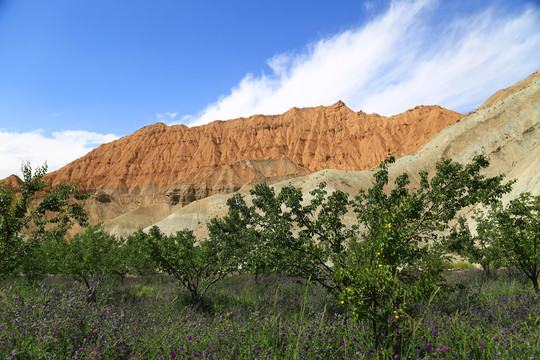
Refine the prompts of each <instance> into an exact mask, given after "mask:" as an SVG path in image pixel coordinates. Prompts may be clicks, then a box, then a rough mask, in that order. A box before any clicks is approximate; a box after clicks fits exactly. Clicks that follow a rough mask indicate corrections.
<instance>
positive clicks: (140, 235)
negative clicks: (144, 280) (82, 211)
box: [120, 230, 158, 276]
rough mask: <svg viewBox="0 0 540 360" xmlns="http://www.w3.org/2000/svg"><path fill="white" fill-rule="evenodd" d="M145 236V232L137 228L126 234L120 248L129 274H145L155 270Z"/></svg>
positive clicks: (152, 272)
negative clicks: (128, 234)
mask: <svg viewBox="0 0 540 360" xmlns="http://www.w3.org/2000/svg"><path fill="white" fill-rule="evenodd" d="M147 237H148V234H147V233H145V232H144V231H142V230H139V231H137V232H136V233H134V234H131V235H130V236H128V237H127V239H126V241H125V243H124V245H123V246H122V247H121V248H120V251H121V253H122V258H123V260H124V263H125V265H126V268H127V272H128V273H129V274H131V275H139V276H147V275H152V274H155V273H156V271H157V268H158V265H157V263H156V262H155V261H154V259H153V258H152V256H151V254H150V253H149V252H148V251H147V247H146V245H145V243H146V238H147Z"/></svg>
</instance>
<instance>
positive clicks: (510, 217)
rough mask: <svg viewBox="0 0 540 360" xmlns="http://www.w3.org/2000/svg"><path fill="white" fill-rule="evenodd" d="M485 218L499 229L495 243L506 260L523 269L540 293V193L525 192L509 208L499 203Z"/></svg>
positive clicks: (493, 239)
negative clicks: (538, 194)
mask: <svg viewBox="0 0 540 360" xmlns="http://www.w3.org/2000/svg"><path fill="white" fill-rule="evenodd" d="M484 221H485V222H486V223H488V224H490V227H492V228H494V229H495V230H494V231H496V232H497V234H498V236H497V237H494V238H492V241H493V245H494V246H496V247H497V248H498V249H500V251H501V252H502V253H503V254H504V255H505V256H504V258H505V259H506V261H507V263H508V264H509V265H512V266H515V267H517V268H518V269H519V270H520V271H521V272H523V273H524V274H525V276H527V278H528V279H529V280H530V281H531V283H532V285H533V288H534V290H535V291H536V292H540V289H539V288H538V276H540V196H532V195H531V194H530V193H523V194H521V195H520V196H519V197H518V198H516V199H514V200H512V201H510V203H509V204H508V205H507V206H506V207H504V206H503V205H502V204H501V203H500V202H499V203H496V204H495V205H494V206H493V207H492V209H491V211H490V213H489V214H488V217H487V219H485V220H484Z"/></svg>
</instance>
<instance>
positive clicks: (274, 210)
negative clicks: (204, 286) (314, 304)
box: [208, 183, 353, 290]
mask: <svg viewBox="0 0 540 360" xmlns="http://www.w3.org/2000/svg"><path fill="white" fill-rule="evenodd" d="M251 195H252V196H253V199H252V202H253V205H252V206H248V205H247V204H246V202H245V201H244V199H243V198H242V197H241V196H240V195H235V196H234V197H232V198H231V199H229V201H228V205H229V212H228V214H227V216H225V217H223V218H221V219H214V220H212V221H211V223H210V225H209V227H208V228H209V232H210V237H211V238H215V239H221V241H222V243H223V247H224V248H226V249H229V250H228V254H230V255H229V256H230V257H231V258H234V259H236V262H237V263H238V264H240V269H241V270H242V271H247V272H250V273H255V274H261V273H272V272H277V273H282V274H286V275H290V276H299V277H302V278H304V279H311V280H314V281H317V282H318V283H319V284H321V285H323V286H324V287H326V288H327V289H328V290H336V289H337V286H336V284H335V283H334V282H333V279H332V274H333V271H334V265H333V262H335V261H339V260H340V259H341V258H340V257H338V256H337V255H338V254H341V253H342V252H344V251H346V241H347V240H348V239H349V238H350V237H351V236H352V235H353V230H352V229H351V228H350V227H346V226H345V225H344V224H343V222H342V217H343V215H344V214H345V213H347V211H348V205H349V198H348V195H347V194H346V193H344V192H342V191H333V192H332V193H331V194H328V192H327V191H326V184H324V183H322V184H320V185H319V187H318V188H316V189H315V190H313V191H312V192H311V193H310V197H311V200H310V202H309V203H307V204H305V205H304V203H305V201H304V199H303V195H302V191H301V189H300V188H296V187H294V186H285V187H283V188H282V189H281V191H280V193H279V194H278V195H277V196H276V194H275V191H274V189H273V188H271V187H269V186H268V185H266V184H258V185H256V186H255V188H254V189H253V190H251Z"/></svg>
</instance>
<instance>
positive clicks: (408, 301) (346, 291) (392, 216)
mask: <svg viewBox="0 0 540 360" xmlns="http://www.w3.org/2000/svg"><path fill="white" fill-rule="evenodd" d="M394 161H395V159H394V157H390V158H388V159H386V160H385V161H383V162H382V163H381V164H380V165H379V171H377V172H376V173H375V175H374V177H375V184H374V185H373V187H372V188H370V189H369V190H368V191H361V192H360V194H359V195H358V196H357V197H356V198H355V201H354V204H353V207H354V210H355V211H356V212H357V214H358V215H357V218H358V225H359V231H360V234H361V241H354V240H353V241H352V242H351V245H350V252H349V253H348V254H346V255H347V257H348V261H347V262H346V263H345V266H339V267H340V268H339V269H336V270H338V271H336V272H335V277H334V280H335V282H336V283H339V284H341V286H342V301H343V302H344V303H348V304H349V305H350V306H351V308H352V311H353V315H354V316H355V317H356V318H358V319H366V320H368V321H369V322H370V324H371V330H372V334H373V338H374V343H375V346H376V347H377V346H378V342H379V338H380V336H381V333H383V332H386V335H388V327H389V326H390V325H391V324H392V323H393V322H394V321H399V319H400V318H403V315H404V314H405V313H406V312H407V311H408V310H409V309H410V306H411V305H413V304H414V303H416V302H417V301H419V300H421V299H425V298H426V297H429V296H430V295H431V294H433V293H434V292H435V291H436V289H435V285H436V283H437V279H439V278H440V275H441V272H442V264H443V262H442V258H441V255H442V251H441V250H442V249H441V246H440V240H441V239H442V237H441V235H440V234H441V233H442V232H443V231H444V230H446V229H447V228H448V223H449V221H451V220H452V219H454V217H455V216H456V214H457V212H458V211H460V210H461V209H463V208H466V207H469V206H472V205H474V204H477V203H485V204H488V203H491V202H493V201H494V200H495V199H497V198H498V197H500V196H501V195H502V194H504V193H506V192H508V191H509V190H510V187H511V184H507V185H502V184H501V182H502V179H503V176H502V175H501V176H496V177H492V178H486V177H485V176H483V175H481V174H480V170H481V169H482V168H485V167H487V166H488V165H489V163H488V161H487V160H486V159H485V158H484V157H483V156H478V157H475V158H474V160H473V162H472V163H471V164H469V165H466V166H463V165H461V164H459V163H455V162H452V161H451V160H443V161H441V162H439V163H438V164H437V165H436V170H437V172H436V174H435V175H434V176H433V177H432V178H431V179H429V176H428V173H427V172H425V171H422V172H420V173H419V177H420V184H419V185H420V186H419V188H418V189H412V188H411V187H410V185H409V184H410V181H409V176H408V174H406V173H404V174H402V175H400V176H398V177H397V178H396V180H395V182H394V186H393V187H392V189H390V190H389V191H388V192H387V191H385V187H386V186H387V185H388V182H389V179H388V165H390V164H392V163H393V162H394ZM338 265H339V263H338Z"/></svg>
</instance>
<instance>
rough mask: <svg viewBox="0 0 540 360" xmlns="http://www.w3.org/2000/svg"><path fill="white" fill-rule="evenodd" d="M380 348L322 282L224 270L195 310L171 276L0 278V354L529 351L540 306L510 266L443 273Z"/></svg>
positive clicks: (538, 351)
mask: <svg viewBox="0 0 540 360" xmlns="http://www.w3.org/2000/svg"><path fill="white" fill-rule="evenodd" d="M447 278H448V285H447V286H446V287H443V288H441V290H440V291H439V292H438V293H437V294H436V295H435V296H434V297H433V299H432V301H431V302H426V303H422V304H417V306H416V308H415V310H414V311H413V312H411V313H410V314H409V317H408V318H405V319H404V320H403V321H402V322H400V323H396V324H395V325H394V327H393V328H392V331H391V333H389V334H381V338H382V344H383V346H382V347H381V348H380V349H378V351H377V350H375V349H372V348H371V347H372V344H373V339H372V338H371V336H372V335H371V333H370V332H369V331H365V327H364V324H362V323H357V322H355V321H353V320H351V319H350V318H349V317H348V316H347V314H348V311H347V309H343V308H341V307H340V305H339V304H337V303H336V302H335V301H334V299H333V298H332V297H331V296H330V295H329V294H328V293H327V292H326V291H325V290H324V289H322V288H321V287H320V286H318V285H316V284H313V283H311V282H300V281H298V280H297V279H291V278H286V277H279V276H265V277H260V278H258V279H255V278H253V277H251V276H233V277H230V278H227V279H225V281H224V282H223V283H221V284H219V285H218V286H216V288H215V289H213V290H212V292H211V293H210V294H209V296H208V304H207V305H208V306H205V307H195V306H193V305H192V304H189V302H188V301H187V300H186V299H187V298H188V294H186V293H184V292H183V291H182V290H179V288H178V286H177V284H176V283H175V282H174V281H173V280H172V279H171V278H169V277H166V276H154V277H150V278H130V279H127V280H126V281H125V282H124V283H120V282H117V283H111V284H109V285H110V288H109V290H104V291H103V292H101V293H99V294H97V295H98V298H97V299H95V300H94V301H89V299H88V294H89V293H88V291H86V290H85V289H84V288H82V287H81V286H79V284H73V283H72V282H70V281H69V280H67V279H63V278H49V279H47V280H46V281H45V282H44V283H42V284H41V285H40V286H37V287H32V286H30V285H27V284H26V283H24V282H20V281H12V282H10V284H8V283H3V284H1V285H0V358H6V359H28V358H31V357H32V358H37V359H39V358H43V359H48V358H53V359H54V358H56V359H187V358H192V359H197V358H209V359H210V358H211V359H366V358H373V359H377V358H379V359H400V358H401V359H444V358H445V359H471V358H472V359H480V358H482V359H493V358H506V359H508V358H510V359H530V358H534V357H537V358H538V356H540V343H539V341H540V330H539V328H540V324H539V322H540V320H539V319H540V305H539V303H538V298H537V295H536V294H535V293H534V292H533V291H531V289H530V286H529V285H528V284H527V283H526V282H525V281H523V279H522V278H521V277H520V276H518V275H516V274H515V273H513V272H509V271H500V272H497V273H496V274H495V275H494V276H492V277H485V276H484V275H483V274H482V272H481V271H478V270H466V271H459V272H456V271H452V272H449V274H448V276H447Z"/></svg>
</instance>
